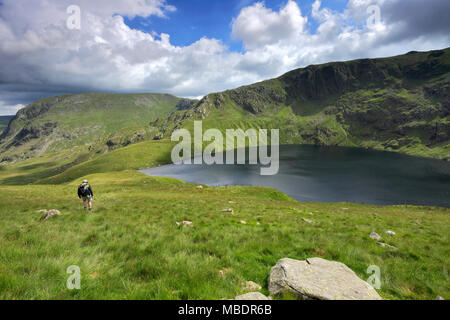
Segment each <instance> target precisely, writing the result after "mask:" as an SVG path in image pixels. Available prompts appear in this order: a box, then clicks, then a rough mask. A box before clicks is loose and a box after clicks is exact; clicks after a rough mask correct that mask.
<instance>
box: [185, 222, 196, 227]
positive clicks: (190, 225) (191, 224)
mask: <svg viewBox="0 0 450 320" xmlns="http://www.w3.org/2000/svg"><path fill="white" fill-rule="evenodd" d="M193 226H194V225H193V223H192V221H183V227H193Z"/></svg>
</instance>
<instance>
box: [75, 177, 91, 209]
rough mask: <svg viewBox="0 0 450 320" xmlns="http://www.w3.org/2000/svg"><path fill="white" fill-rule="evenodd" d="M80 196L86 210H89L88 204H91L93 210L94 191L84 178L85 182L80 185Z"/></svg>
mask: <svg viewBox="0 0 450 320" xmlns="http://www.w3.org/2000/svg"><path fill="white" fill-rule="evenodd" d="M78 198H80V199H82V200H83V206H84V210H87V206H89V211H91V210H92V200H94V192H93V191H92V188H91V185H90V184H89V182H88V181H87V180H83V183H82V184H81V185H80V186H79V187H78Z"/></svg>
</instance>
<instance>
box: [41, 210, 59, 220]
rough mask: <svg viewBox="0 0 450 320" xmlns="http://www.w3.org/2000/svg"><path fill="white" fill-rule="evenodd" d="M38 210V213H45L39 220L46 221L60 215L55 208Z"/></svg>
mask: <svg viewBox="0 0 450 320" xmlns="http://www.w3.org/2000/svg"><path fill="white" fill-rule="evenodd" d="M38 212H40V213H45V215H44V216H43V217H42V218H41V221H47V220H49V219H51V218H53V217H54V216H60V215H61V212H60V211H59V210H56V209H52V210H48V211H47V210H39V211H38Z"/></svg>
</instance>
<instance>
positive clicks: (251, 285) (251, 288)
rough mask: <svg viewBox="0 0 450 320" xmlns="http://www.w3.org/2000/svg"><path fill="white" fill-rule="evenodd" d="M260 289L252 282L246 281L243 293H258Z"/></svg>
mask: <svg viewBox="0 0 450 320" xmlns="http://www.w3.org/2000/svg"><path fill="white" fill-rule="evenodd" d="M261 289H262V287H261V286H260V285H259V284H257V283H256V282H253V281H247V283H246V284H245V288H244V290H245V291H251V292H255V291H260V290H261Z"/></svg>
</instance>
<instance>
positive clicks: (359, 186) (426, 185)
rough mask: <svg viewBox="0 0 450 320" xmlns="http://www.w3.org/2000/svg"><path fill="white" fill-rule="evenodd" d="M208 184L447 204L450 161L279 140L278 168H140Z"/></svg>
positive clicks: (303, 196)
mask: <svg viewBox="0 0 450 320" xmlns="http://www.w3.org/2000/svg"><path fill="white" fill-rule="evenodd" d="M141 172H143V173H145V174H147V175H150V176H160V177H171V178H176V179H179V180H183V181H186V182H191V183H199V184H205V185H208V186H213V187H216V186H230V185H245V186H265V187H272V188H276V189H278V190H280V191H282V192H284V193H286V194H288V195H290V196H291V197H293V198H294V199H296V200H299V201H302V202H345V201H348V202H355V203H366V204H377V205H391V204H414V205H429V206H441V207H450V163H448V162H445V161H440V160H433V159H425V158H417V157H411V156H406V155H402V154H398V153H392V152H379V151H371V150H365V149H358V148H342V147H315V146H298V145H296V146H281V147H280V170H279V173H278V174H277V175H275V176H261V175H260V166H259V165H248V164H247V165H212V166H208V165H186V164H183V165H167V166H162V167H157V168H150V169H145V170H142V171H141Z"/></svg>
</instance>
